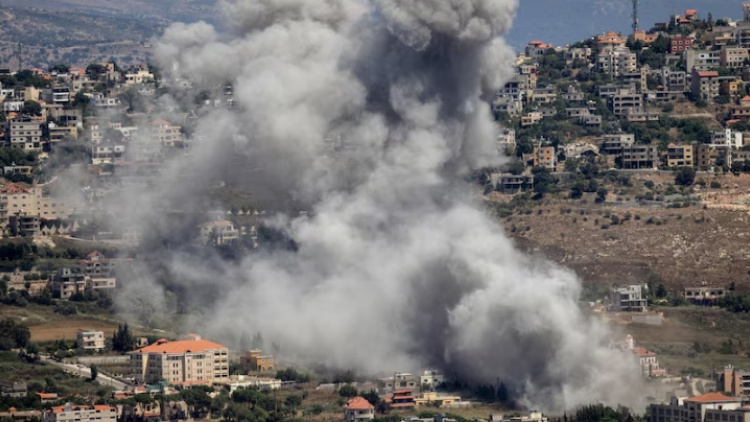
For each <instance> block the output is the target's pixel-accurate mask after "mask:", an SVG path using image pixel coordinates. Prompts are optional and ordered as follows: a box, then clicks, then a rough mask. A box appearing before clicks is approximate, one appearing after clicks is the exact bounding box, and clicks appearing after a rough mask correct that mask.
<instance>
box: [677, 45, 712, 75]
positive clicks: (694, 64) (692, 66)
mask: <svg viewBox="0 0 750 422" xmlns="http://www.w3.org/2000/svg"><path fill="white" fill-rule="evenodd" d="M683 61H684V62H685V68H686V69H687V71H688V72H693V71H704V70H711V69H715V68H717V67H719V65H721V52H719V51H710V50H695V49H690V50H685V52H684V53H683Z"/></svg>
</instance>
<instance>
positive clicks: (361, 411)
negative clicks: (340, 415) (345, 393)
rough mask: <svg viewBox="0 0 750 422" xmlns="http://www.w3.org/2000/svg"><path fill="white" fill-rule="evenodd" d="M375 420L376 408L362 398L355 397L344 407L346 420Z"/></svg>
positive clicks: (348, 421)
mask: <svg viewBox="0 0 750 422" xmlns="http://www.w3.org/2000/svg"><path fill="white" fill-rule="evenodd" d="M373 419H375V406H373V405H372V404H370V402H369V401H367V400H365V399H363V398H362V397H354V398H353V399H351V400H349V401H348V402H346V404H345V405H344V420H345V421H346V422H355V421H361V420H373Z"/></svg>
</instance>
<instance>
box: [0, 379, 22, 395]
mask: <svg viewBox="0 0 750 422" xmlns="http://www.w3.org/2000/svg"><path fill="white" fill-rule="evenodd" d="M26 394H27V390H26V383H25V382H22V381H15V382H13V384H10V385H5V386H3V387H0V396H3V397H13V398H16V399H20V398H23V397H26Z"/></svg>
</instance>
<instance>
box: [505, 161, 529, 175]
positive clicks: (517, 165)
mask: <svg viewBox="0 0 750 422" xmlns="http://www.w3.org/2000/svg"><path fill="white" fill-rule="evenodd" d="M525 168H526V166H524V165H523V162H522V161H521V160H513V161H512V162H511V163H510V164H509V165H508V171H509V172H510V174H515V175H519V174H521V173H523V171H524V169H525Z"/></svg>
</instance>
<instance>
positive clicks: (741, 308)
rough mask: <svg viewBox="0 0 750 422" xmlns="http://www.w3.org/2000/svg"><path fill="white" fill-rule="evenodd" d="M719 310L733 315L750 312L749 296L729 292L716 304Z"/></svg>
mask: <svg viewBox="0 0 750 422" xmlns="http://www.w3.org/2000/svg"><path fill="white" fill-rule="evenodd" d="M716 304H717V305H718V306H719V307H720V308H723V309H726V310H727V311H729V312H734V313H747V312H750V296H747V295H742V294H738V293H734V292H730V293H728V294H727V295H725V296H724V297H722V298H720V299H719V300H718V301H717V303H716Z"/></svg>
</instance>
